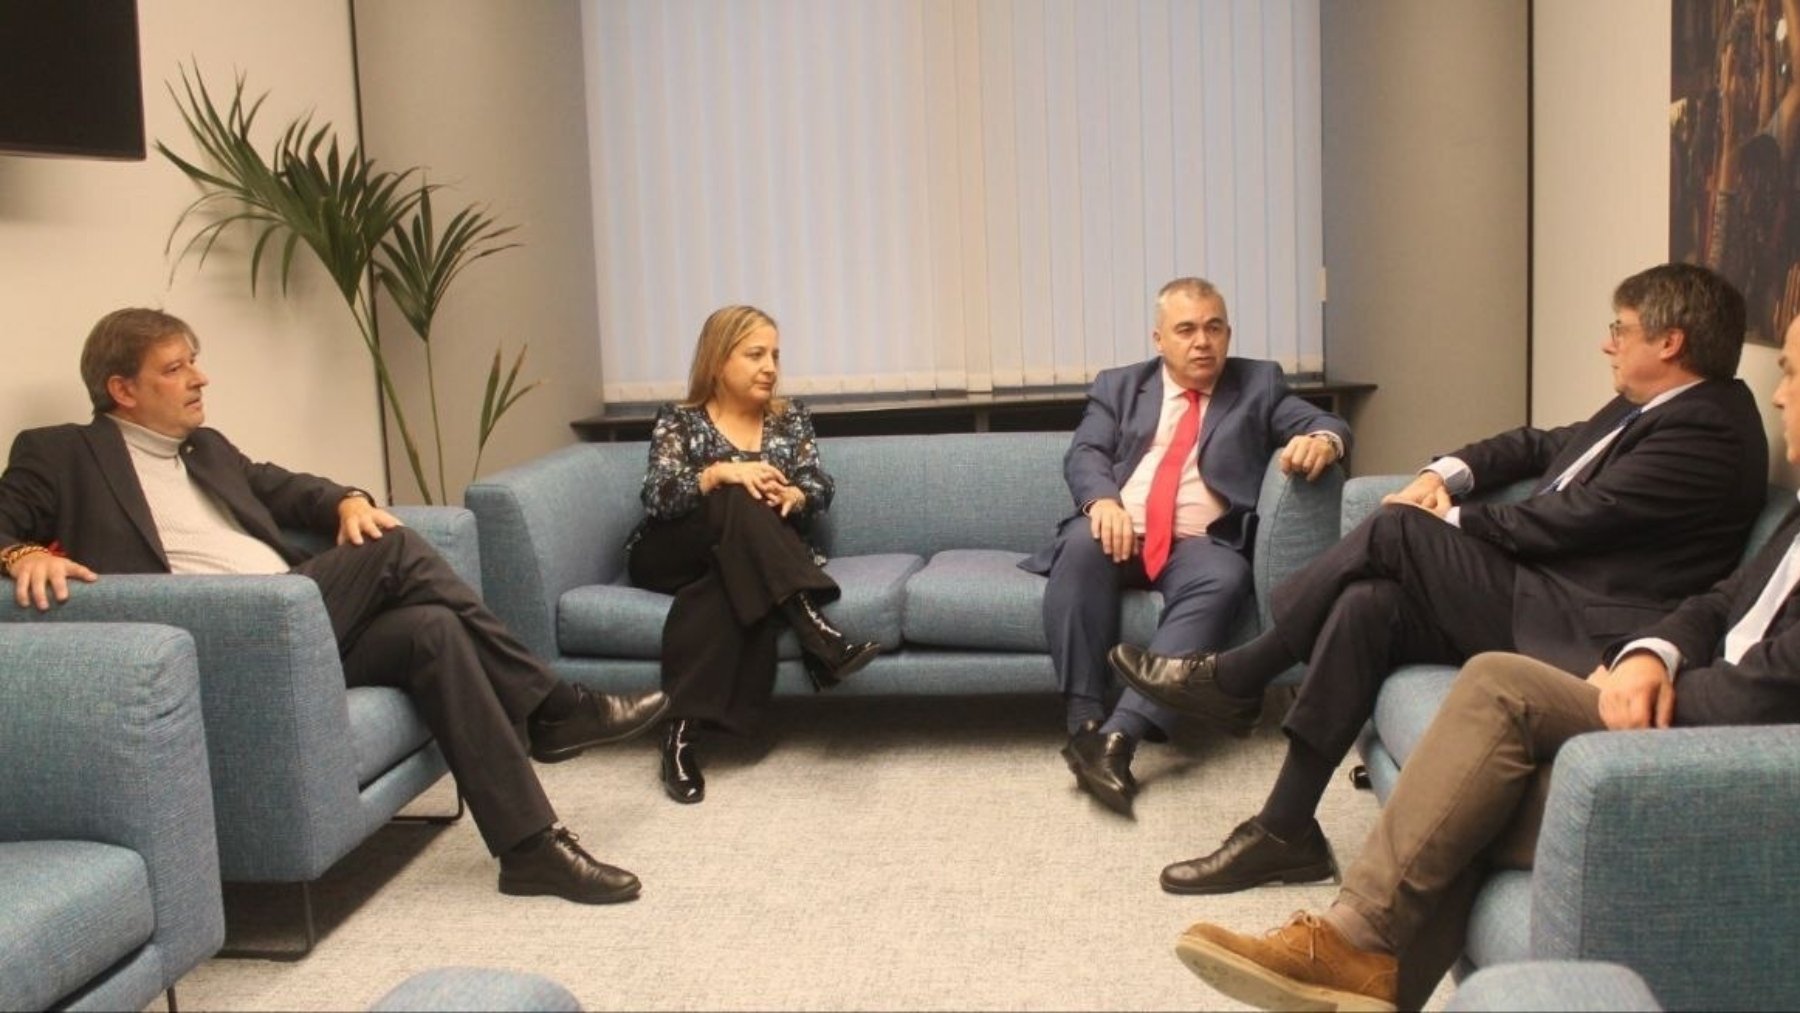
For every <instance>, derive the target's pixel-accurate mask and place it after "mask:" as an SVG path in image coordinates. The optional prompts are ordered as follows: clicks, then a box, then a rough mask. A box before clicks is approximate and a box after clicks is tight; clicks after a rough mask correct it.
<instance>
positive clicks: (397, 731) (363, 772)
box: [345, 686, 431, 788]
mask: <svg viewBox="0 0 1800 1013" xmlns="http://www.w3.org/2000/svg"><path fill="white" fill-rule="evenodd" d="M345 702H346V703H347V704H348V705H349V708H350V742H351V746H352V748H354V749H355V751H356V786H357V787H358V788H362V787H366V786H367V785H368V784H369V783H370V782H371V781H374V780H375V779H376V778H378V777H380V776H381V775H383V774H385V773H387V772H388V771H390V770H392V769H393V768H394V765H395V764H397V763H399V762H400V761H401V760H404V759H406V758H407V757H409V756H411V755H412V754H414V753H416V752H418V751H419V748H420V747H421V746H423V745H425V743H427V742H429V741H431V729H429V728H427V727H425V721H424V719H423V718H421V717H420V716H419V709H418V708H417V707H415V706H413V702H412V700H411V699H410V698H408V697H407V695H406V694H405V693H403V692H401V691H400V690H398V689H394V688H393V687H391V686H356V687H352V688H351V690H350V691H349V692H348V693H347V694H345Z"/></svg>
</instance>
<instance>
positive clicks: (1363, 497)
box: [1338, 475, 1413, 537]
mask: <svg viewBox="0 0 1800 1013" xmlns="http://www.w3.org/2000/svg"><path fill="white" fill-rule="evenodd" d="M1412 480H1413V476H1411V475H1362V476H1359V477H1357V478H1353V479H1351V480H1350V481H1348V482H1345V483H1344V507H1343V511H1342V512H1341V513H1340V514H1339V515H1338V536H1339V537H1342V536H1344V535H1347V534H1349V533H1350V532H1352V531H1354V530H1355V529H1356V526H1357V525H1358V524H1361V523H1362V522H1363V521H1366V520H1368V519H1369V515H1370V514H1373V513H1374V512H1375V511H1377V510H1379V509H1381V497H1383V496H1386V495H1388V494H1389V493H1395V492H1399V491H1400V490H1401V489H1403V488H1405V487H1406V483H1408V482H1410V481H1412Z"/></svg>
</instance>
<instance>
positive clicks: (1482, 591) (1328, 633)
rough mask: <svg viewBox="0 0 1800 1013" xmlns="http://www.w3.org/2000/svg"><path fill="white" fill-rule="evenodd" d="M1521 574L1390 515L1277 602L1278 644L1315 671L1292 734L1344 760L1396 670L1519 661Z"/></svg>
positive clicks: (1419, 515)
mask: <svg viewBox="0 0 1800 1013" xmlns="http://www.w3.org/2000/svg"><path fill="white" fill-rule="evenodd" d="M1517 569H1518V567H1517V564H1516V563H1514V562H1513V560H1512V558H1511V557H1509V556H1507V555H1506V554H1505V553H1504V552H1502V551H1501V550H1500V549H1499V548H1497V547H1495V546H1493V545H1491V544H1489V543H1487V542H1483V541H1481V540H1479V539H1476V538H1471V537H1469V536H1468V535H1465V534H1463V533H1462V532H1461V531H1459V530H1458V529H1457V528H1455V527H1454V526H1452V525H1450V524H1446V523H1445V522H1444V521H1442V520H1440V519H1439V518H1437V517H1436V516H1433V515H1432V514H1430V513H1428V512H1426V511H1424V510H1421V509H1418V508H1416V507H1410V506H1386V507H1382V508H1381V509H1380V510H1379V511H1377V512H1376V513H1375V514H1374V515H1373V516H1371V517H1370V518H1369V519H1368V520H1366V521H1364V522H1363V523H1362V524H1361V525H1359V526H1358V527H1357V528H1356V530H1354V531H1352V532H1350V533H1349V534H1348V535H1345V536H1344V538H1343V539H1342V540H1341V541H1339V542H1338V543H1337V544H1336V545H1335V546H1333V547H1331V548H1330V549H1328V550H1326V552H1325V553H1323V554H1322V555H1320V556H1319V558H1318V559H1315V560H1314V561H1313V562H1312V563H1310V564H1308V565H1307V566H1306V567H1305V568H1304V569H1302V570H1300V571H1299V572H1298V573H1296V574H1294V575H1293V576H1292V577H1289V578H1288V579H1287V580H1286V581H1284V582H1282V584H1281V586H1280V587H1278V588H1276V589H1275V591H1274V593H1273V595H1272V596H1271V599H1270V609H1271V612H1272V614H1273V615H1274V619H1275V626H1274V630H1273V632H1274V634H1275V635H1276V636H1278V637H1280V638H1281V640H1282V642H1283V643H1284V644H1286V645H1287V646H1288V648H1289V650H1291V651H1292V652H1293V654H1294V656H1295V657H1297V658H1302V659H1305V660H1306V661H1307V663H1308V664H1307V671H1306V678H1305V680H1304V681H1303V682H1302V683H1301V684H1300V695H1299V698H1298V699H1297V700H1295V702H1294V706H1293V709H1292V710H1290V711H1289V712H1288V716H1287V720H1286V721H1285V722H1283V724H1282V728H1283V730H1284V731H1286V732H1287V734H1288V735H1289V736H1291V737H1294V738H1296V739H1299V740H1300V741H1302V742H1304V743H1306V744H1307V745H1308V746H1310V747H1311V748H1312V749H1313V750H1315V751H1316V752H1318V753H1319V754H1320V755H1321V756H1324V757H1326V758H1327V759H1330V760H1334V761H1335V760H1341V759H1343V757H1344V756H1345V755H1347V754H1348V753H1349V751H1350V747H1351V745H1352V744H1354V743H1355V741H1356V736H1357V734H1358V733H1359V732H1361V730H1362V727H1363V723H1364V722H1366V721H1367V720H1368V719H1369V715H1370V714H1372V713H1374V710H1375V697H1376V694H1377V693H1379V692H1380V690H1381V683H1382V681H1383V680H1385V679H1386V678H1387V677H1388V674H1389V673H1390V672H1392V671H1393V669H1394V667H1395V666H1397V665H1403V664H1407V663H1411V662H1436V663H1441V664H1452V665H1454V664H1460V663H1462V662H1463V661H1464V660H1465V659H1467V658H1470V657H1473V656H1474V655H1476V654H1479V653H1480V652H1482V651H1507V650H1512V649H1513V633H1512V612H1513V609H1512V600H1513V583H1514V580H1515V577H1516V574H1517Z"/></svg>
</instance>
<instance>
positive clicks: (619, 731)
mask: <svg viewBox="0 0 1800 1013" xmlns="http://www.w3.org/2000/svg"><path fill="white" fill-rule="evenodd" d="M575 691H576V692H577V693H578V694H580V696H581V700H580V701H579V702H578V703H577V704H576V705H575V710H574V713H572V714H570V715H569V716H568V717H566V718H563V719H562V720H561V721H540V720H538V719H536V718H533V719H531V721H530V722H529V723H527V725H526V731H527V734H528V735H529V736H530V739H531V758H532V759H534V760H536V761H538V762H539V763H561V762H563V761H564V760H573V759H574V758H575V757H577V756H580V755H581V754H582V753H583V752H585V751H586V750H588V749H590V748H592V747H594V746H604V745H608V744H609V743H613V742H623V741H625V740H626V739H629V738H631V737H632V736H634V735H637V734H638V733H640V732H642V731H644V730H645V729H647V728H649V727H650V726H651V725H654V724H656V723H657V722H658V721H661V720H662V716H663V715H664V714H666V713H668V711H669V698H668V697H667V696H664V695H663V692H662V690H652V691H650V692H648V693H640V694H637V695H636V696H615V695H613V694H611V693H596V692H594V691H593V690H590V689H588V688H587V687H586V686H576V687H575Z"/></svg>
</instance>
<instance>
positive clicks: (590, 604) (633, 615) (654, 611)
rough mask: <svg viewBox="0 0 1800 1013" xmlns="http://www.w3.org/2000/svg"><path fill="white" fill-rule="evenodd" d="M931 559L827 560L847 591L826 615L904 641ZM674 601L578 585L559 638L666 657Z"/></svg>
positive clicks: (784, 644)
mask: <svg viewBox="0 0 1800 1013" xmlns="http://www.w3.org/2000/svg"><path fill="white" fill-rule="evenodd" d="M923 563H924V561H923V560H921V559H920V558H919V557H918V556H913V555H906V554H903V553H891V554H881V555H873V556H842V557H839V558H837V559H833V560H831V561H830V562H829V563H827V564H826V565H825V572H826V573H828V574H830V575H831V579H833V580H835V581H837V582H838V586H839V587H840V588H841V589H842V590H843V597H841V598H839V599H838V600H837V601H835V602H832V603H831V604H829V605H827V606H826V607H825V615H826V617H827V618H829V619H830V620H831V621H832V622H834V623H836V624H838V625H839V626H840V627H842V628H843V630H844V631H845V632H846V633H847V634H849V635H850V636H851V637H853V638H855V639H857V640H874V641H876V642H878V643H880V644H881V645H882V647H883V648H885V649H887V650H890V651H891V650H894V649H896V648H898V647H899V646H900V623H901V614H902V612H903V611H904V600H903V599H904V593H905V588H906V579H907V578H908V577H909V576H911V575H912V573H913V572H914V571H916V570H918V569H919V567H920V566H922V565H923ZM673 601H674V599H673V598H672V597H670V596H669V595H666V594H658V593H656V592H654V591H644V590H641V589H639V588H635V587H628V586H625V585H622V584H590V585H587V586H586V587H577V588H573V589H571V590H569V591H567V592H565V593H564V594H563V596H562V597H561V598H560V599H558V601H557V608H556V644H557V647H558V649H560V650H561V651H562V653H563V654H564V655H566V656H570V657H593V658H638V659H643V660H655V659H658V658H660V657H662V630H663V623H664V621H666V620H667V619H668V617H669V605H670V604H671V603H672V602H673ZM780 651H781V656H782V657H784V658H797V657H799V656H800V653H799V652H800V648H799V645H798V644H797V643H796V642H795V641H794V637H793V634H791V633H783V634H782V637H781V645H780Z"/></svg>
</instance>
